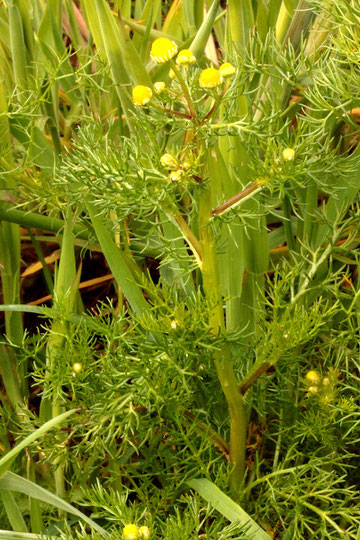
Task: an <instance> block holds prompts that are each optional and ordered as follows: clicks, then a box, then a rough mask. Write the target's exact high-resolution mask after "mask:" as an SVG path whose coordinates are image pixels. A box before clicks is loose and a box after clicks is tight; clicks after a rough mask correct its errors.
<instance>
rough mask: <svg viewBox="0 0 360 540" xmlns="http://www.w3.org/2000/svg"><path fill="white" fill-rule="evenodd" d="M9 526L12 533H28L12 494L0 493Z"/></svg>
mask: <svg viewBox="0 0 360 540" xmlns="http://www.w3.org/2000/svg"><path fill="white" fill-rule="evenodd" d="M0 495H1V498H2V501H3V503H4V507H5V510H6V514H7V517H8V519H9V522H10V525H11V526H12V528H13V529H14V531H18V532H28V528H27V526H26V523H25V521H24V518H23V516H22V513H21V512H20V509H19V507H18V505H17V504H16V501H15V499H14V496H13V494H12V493H10V492H8V491H0Z"/></svg>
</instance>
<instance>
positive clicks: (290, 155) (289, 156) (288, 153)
mask: <svg viewBox="0 0 360 540" xmlns="http://www.w3.org/2000/svg"><path fill="white" fill-rule="evenodd" d="M282 156H283V159H284V160H285V161H293V160H294V159H295V150H293V149H292V148H285V150H283V153H282Z"/></svg>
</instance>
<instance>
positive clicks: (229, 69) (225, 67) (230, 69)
mask: <svg viewBox="0 0 360 540" xmlns="http://www.w3.org/2000/svg"><path fill="white" fill-rule="evenodd" d="M219 71H220V73H221V75H222V76H223V77H225V78H226V77H232V76H233V75H235V73H236V69H235V67H234V66H233V65H232V64H230V62H225V64H222V65H221V66H220V67H219Z"/></svg>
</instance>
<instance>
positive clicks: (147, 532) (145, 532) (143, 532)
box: [140, 525, 150, 540]
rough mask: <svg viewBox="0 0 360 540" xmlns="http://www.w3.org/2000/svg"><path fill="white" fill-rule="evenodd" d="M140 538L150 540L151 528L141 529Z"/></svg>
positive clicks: (144, 527)
mask: <svg viewBox="0 0 360 540" xmlns="http://www.w3.org/2000/svg"><path fill="white" fill-rule="evenodd" d="M140 536H141V538H145V540H148V539H149V538H150V529H149V527H146V526H145V525H144V526H143V527H140Z"/></svg>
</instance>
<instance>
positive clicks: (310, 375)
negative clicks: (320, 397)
mask: <svg viewBox="0 0 360 540" xmlns="http://www.w3.org/2000/svg"><path fill="white" fill-rule="evenodd" d="M305 378H306V380H307V381H308V382H309V383H313V384H317V383H318V382H319V381H320V375H319V373H318V371H315V370H313V369H312V370H311V371H308V372H307V374H306V376H305Z"/></svg>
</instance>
